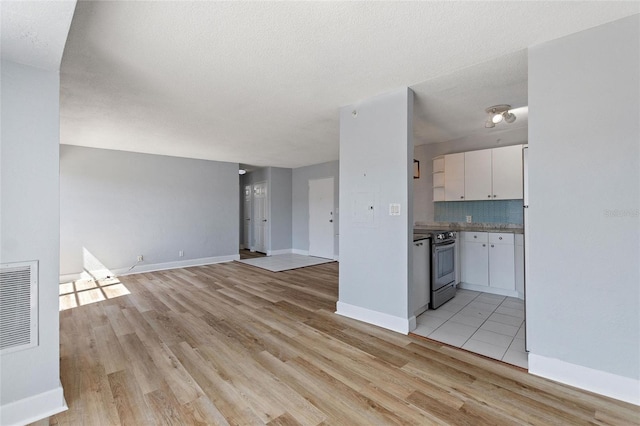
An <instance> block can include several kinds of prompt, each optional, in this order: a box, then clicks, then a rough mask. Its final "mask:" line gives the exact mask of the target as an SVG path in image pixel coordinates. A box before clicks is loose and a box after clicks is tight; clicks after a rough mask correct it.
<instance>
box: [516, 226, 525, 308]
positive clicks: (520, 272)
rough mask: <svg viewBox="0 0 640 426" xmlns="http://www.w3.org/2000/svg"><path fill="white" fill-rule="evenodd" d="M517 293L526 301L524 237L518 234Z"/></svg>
mask: <svg viewBox="0 0 640 426" xmlns="http://www.w3.org/2000/svg"><path fill="white" fill-rule="evenodd" d="M515 239H516V292H517V293H518V297H519V298H520V299H524V235H522V234H516V235H515Z"/></svg>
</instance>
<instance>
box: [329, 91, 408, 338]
mask: <svg viewBox="0 0 640 426" xmlns="http://www.w3.org/2000/svg"><path fill="white" fill-rule="evenodd" d="M412 109H413V92H411V90H409V89H408V88H403V89H400V90H396V91H394V92H391V93H388V94H384V95H380V96H377V97H375V98H372V99H368V100H366V101H363V102H360V103H357V104H354V105H350V106H347V107H344V108H342V109H341V110H340V261H341V262H340V279H339V302H338V313H343V312H344V311H341V310H342V309H343V308H342V307H341V304H346V305H348V306H349V307H355V310H356V311H361V312H368V313H371V314H372V316H373V317H374V318H387V319H389V322H390V323H394V324H396V325H400V324H404V327H408V319H409V318H408V283H409V281H410V279H411V261H412V258H411V256H409V250H410V245H411V240H410V235H411V233H412V221H413V218H412V216H413V210H412V209H413V197H411V196H409V194H412V193H413V192H412V191H413V140H412V133H411V120H412V115H413V111H412ZM354 110H355V111H356V112H357V116H355V117H354V116H353V114H352V112H353V111H354ZM390 203H399V204H400V205H401V215H399V216H389V214H388V212H389V204H390ZM369 205H371V206H373V207H374V210H373V216H374V218H373V220H369V219H367V217H368V215H369V209H368V206H369ZM364 310H366V311H364ZM380 325H383V326H386V327H388V328H392V327H389V324H380ZM401 328H402V327H395V329H396V330H398V331H400V330H401ZM407 331H408V330H407Z"/></svg>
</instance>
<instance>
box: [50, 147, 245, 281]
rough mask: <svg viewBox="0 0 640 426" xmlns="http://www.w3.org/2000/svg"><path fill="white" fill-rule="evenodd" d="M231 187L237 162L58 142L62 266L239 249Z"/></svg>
mask: <svg viewBox="0 0 640 426" xmlns="http://www.w3.org/2000/svg"><path fill="white" fill-rule="evenodd" d="M237 189H238V164H236V163H222V162H215V161H204V160H192V159H186V158H177V157H167V156H160V155H149V154H137V153H131V152H123V151H113V150H104V149H94V148H83V147H75V146H70V145H62V146H61V147H60V212H61V216H60V230H61V236H62V237H61V253H60V254H61V256H60V272H61V274H62V275H65V274H76V273H79V272H82V271H83V269H85V268H86V267H87V266H88V265H86V264H85V263H86V262H85V261H84V260H83V254H84V251H85V250H86V251H88V252H89V253H91V255H92V256H94V257H95V258H96V259H97V260H98V261H99V262H101V263H102V264H103V265H104V266H106V267H107V268H108V269H110V270H120V269H122V268H128V267H130V266H131V265H133V264H135V263H136V257H137V255H139V254H142V255H143V256H144V262H143V263H142V264H140V265H139V266H137V267H136V268H139V269H143V268H144V267H147V265H158V264H166V263H171V262H184V261H189V260H194V259H211V258H217V257H225V256H233V255H237V254H238V217H239V214H238V213H239V208H238V206H239V199H238V196H239V194H238V190H237ZM179 250H183V251H184V257H182V258H181V257H179V256H178V251H179ZM135 270H136V269H135V268H134V271H135Z"/></svg>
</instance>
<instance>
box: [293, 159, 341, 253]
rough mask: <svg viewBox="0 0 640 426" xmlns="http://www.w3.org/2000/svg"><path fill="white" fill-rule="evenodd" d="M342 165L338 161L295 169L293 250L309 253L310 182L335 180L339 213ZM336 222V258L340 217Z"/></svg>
mask: <svg viewBox="0 0 640 426" xmlns="http://www.w3.org/2000/svg"><path fill="white" fill-rule="evenodd" d="M339 168H340V164H339V162H338V161H331V162H328V163H321V164H314V165H312V166H307V167H299V168H297V169H293V178H292V179H293V182H292V187H293V199H292V206H293V217H292V233H293V235H292V241H293V249H294V250H299V251H301V252H307V251H309V181H310V180H314V179H324V178H333V197H334V200H333V203H334V212H339V202H340V170H339ZM334 216H335V218H336V220H335V221H334V223H333V229H334V235H335V237H334V246H333V247H334V249H333V254H334V256H337V255H338V252H339V249H338V242H339V240H338V237H339V236H338V235H337V234H338V230H339V229H340V228H339V224H340V221H339V215H338V214H337V213H336V214H334Z"/></svg>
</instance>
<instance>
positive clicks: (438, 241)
mask: <svg viewBox="0 0 640 426" xmlns="http://www.w3.org/2000/svg"><path fill="white" fill-rule="evenodd" d="M455 264H456V233H455V232H452V231H436V232H432V233H431V302H430V305H431V309H437V308H438V307H439V306H441V305H442V304H443V303H445V302H447V301H448V300H450V299H452V298H453V297H454V296H455V295H456V270H455Z"/></svg>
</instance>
